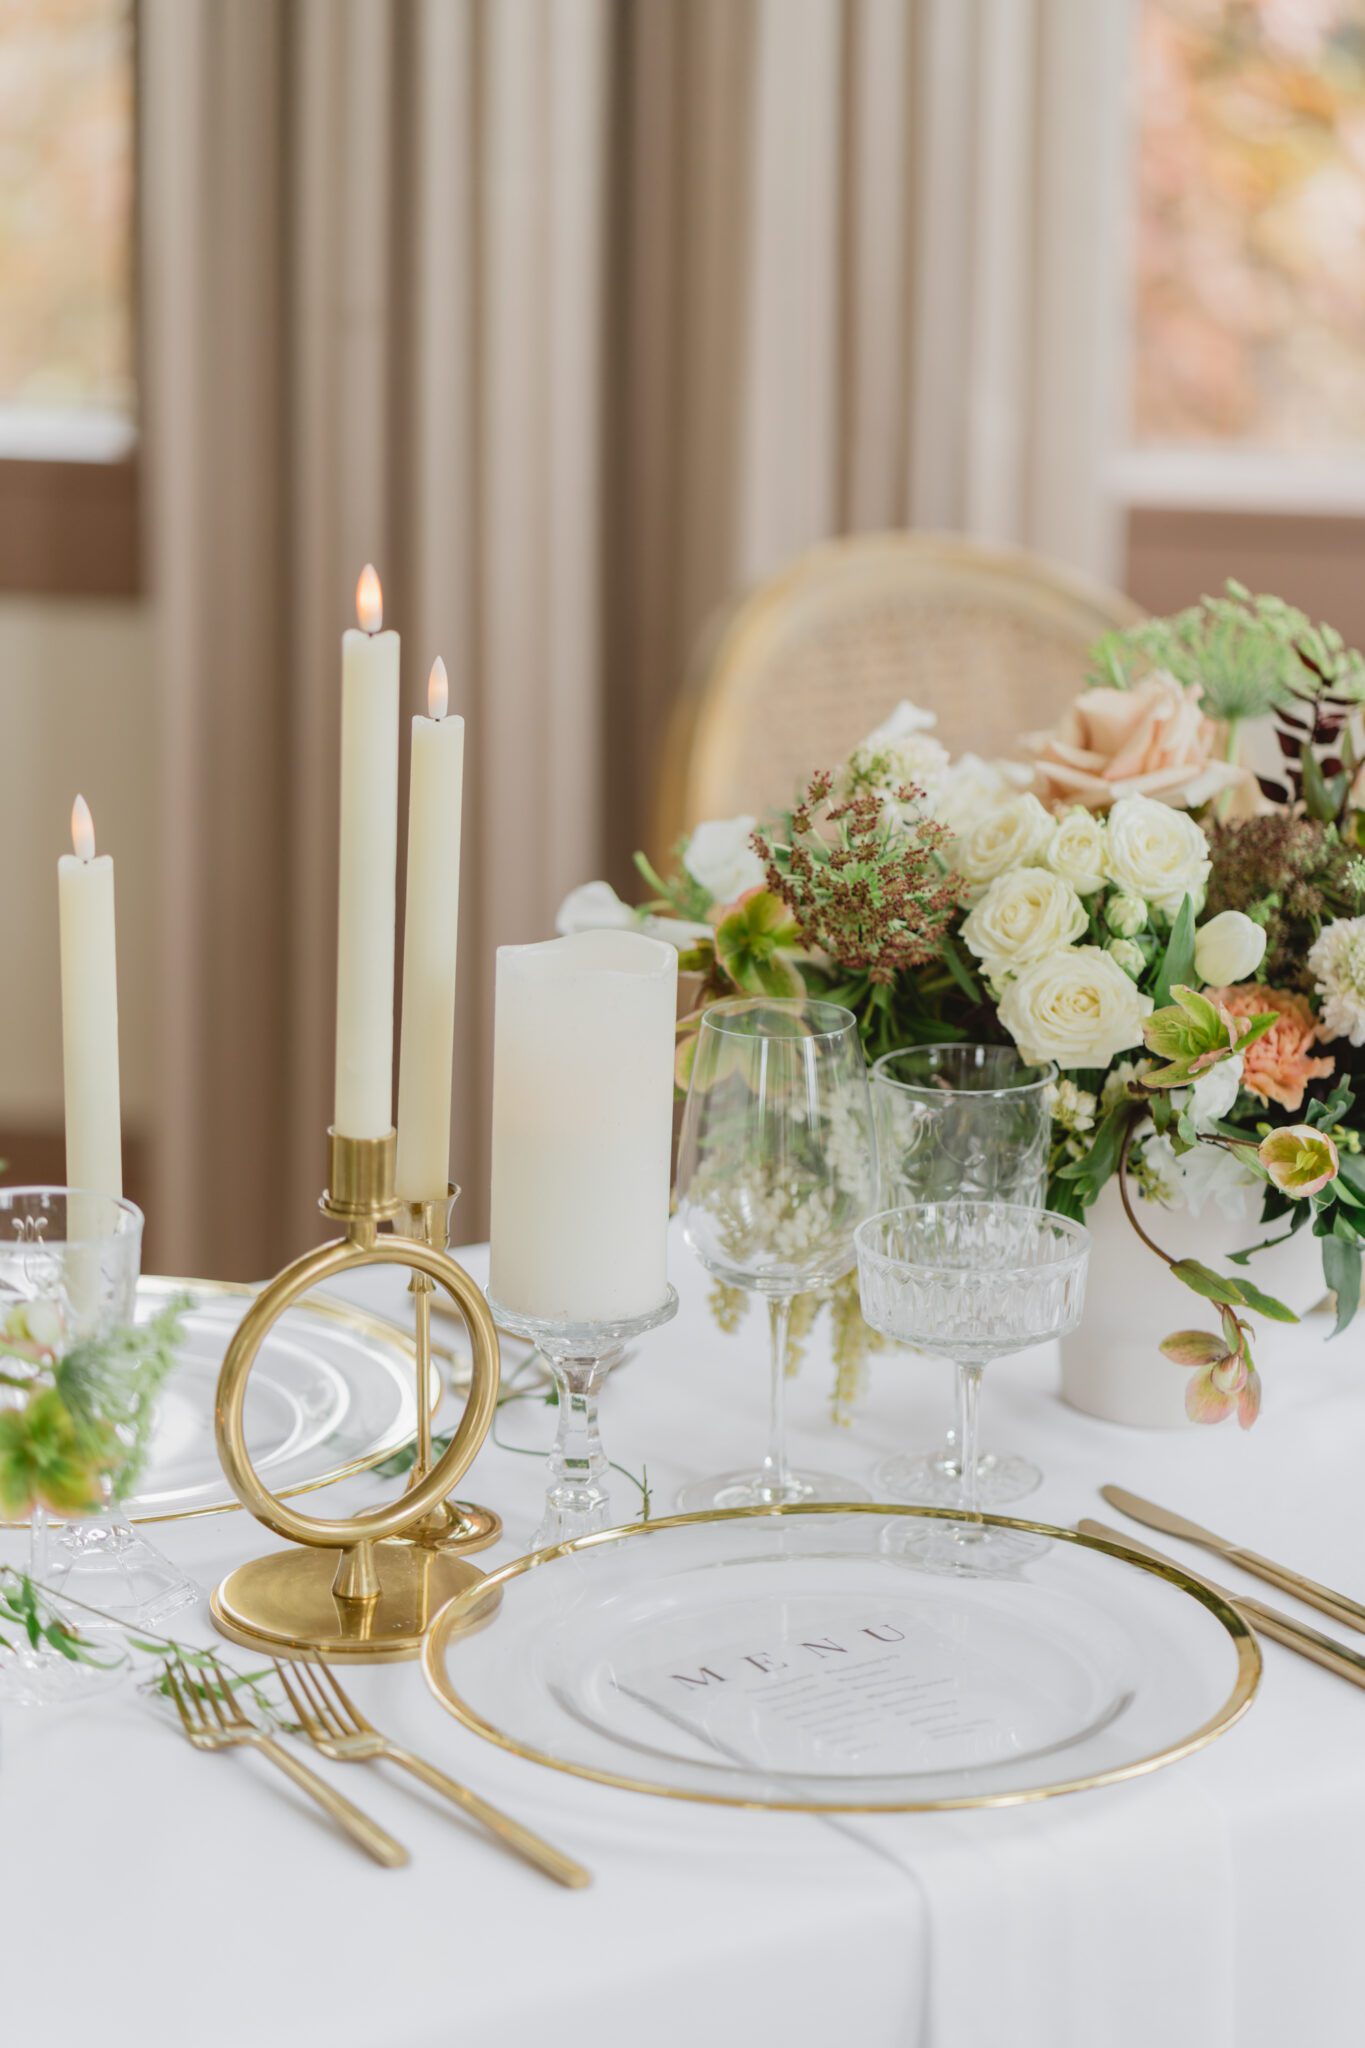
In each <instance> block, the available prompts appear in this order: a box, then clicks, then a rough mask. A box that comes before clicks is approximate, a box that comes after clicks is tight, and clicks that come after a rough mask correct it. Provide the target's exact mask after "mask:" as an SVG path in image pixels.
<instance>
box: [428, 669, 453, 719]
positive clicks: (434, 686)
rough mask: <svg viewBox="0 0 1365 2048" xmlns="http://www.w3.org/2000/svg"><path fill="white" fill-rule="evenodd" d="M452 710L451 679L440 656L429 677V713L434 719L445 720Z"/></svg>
mask: <svg viewBox="0 0 1365 2048" xmlns="http://www.w3.org/2000/svg"><path fill="white" fill-rule="evenodd" d="M449 709H450V679H449V677H448V676H447V675H446V665H445V663H444V662H443V661H442V659H441V657H440V655H439V654H438V655H437V657H436V659H435V661H433V663H432V664H431V674H430V675H429V676H428V677H427V713H428V715H429V716H430V717H432V718H444V717H445V715H446V713H447V711H448V710H449Z"/></svg>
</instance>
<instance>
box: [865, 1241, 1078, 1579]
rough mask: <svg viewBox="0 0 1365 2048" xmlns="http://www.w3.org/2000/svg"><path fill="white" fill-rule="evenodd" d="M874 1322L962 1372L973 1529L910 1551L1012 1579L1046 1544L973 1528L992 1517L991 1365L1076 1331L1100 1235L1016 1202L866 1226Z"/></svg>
mask: <svg viewBox="0 0 1365 2048" xmlns="http://www.w3.org/2000/svg"><path fill="white" fill-rule="evenodd" d="M857 1249H858V1286H859V1293H860V1295H861V1298H862V1308H863V1315H864V1316H865V1317H866V1319H867V1321H868V1322H869V1323H870V1324H871V1325H872V1327H873V1329H874V1330H880V1331H881V1332H882V1334H883V1335H884V1336H887V1337H890V1338H892V1339H893V1340H894V1341H895V1342H896V1343H899V1344H909V1345H912V1346H914V1347H917V1348H921V1349H924V1350H929V1351H933V1352H935V1353H938V1354H941V1355H942V1356H944V1357H946V1358H951V1359H952V1360H953V1361H954V1362H955V1364H956V1366H957V1386H958V1442H959V1444H960V1445H961V1449H962V1458H961V1471H960V1478H959V1483H958V1498H957V1500H956V1502H954V1503H953V1505H955V1506H956V1507H958V1508H959V1509H960V1510H961V1512H962V1515H963V1517H964V1520H963V1521H961V1522H954V1521H949V1522H938V1521H932V1520H931V1521H926V1522H925V1523H924V1524H923V1526H922V1527H921V1526H916V1527H914V1528H912V1529H911V1530H910V1531H908V1532H907V1534H906V1537H905V1539H904V1540H905V1541H906V1543H907V1545H908V1546H909V1547H913V1548H914V1549H915V1550H916V1551H917V1552H918V1553H919V1554H920V1555H921V1556H923V1557H924V1558H925V1559H926V1561H928V1562H931V1563H934V1564H940V1565H948V1566H951V1567H953V1568H955V1569H971V1570H1000V1569H1005V1568H1008V1567H1009V1566H1011V1565H1013V1564H1014V1563H1016V1562H1018V1561H1019V1560H1020V1559H1021V1558H1022V1557H1023V1556H1025V1555H1027V1554H1028V1553H1029V1551H1030V1549H1031V1548H1032V1545H1033V1543H1034V1542H1035V1541H1036V1539H1032V1538H1029V1537H1028V1536H1027V1535H1025V1534H1023V1533H1022V1532H1019V1531H1014V1530H1009V1529H1004V1530H1001V1529H993V1528H989V1527H987V1526H986V1525H984V1524H982V1523H981V1522H979V1521H973V1520H972V1519H971V1518H972V1517H975V1516H977V1515H978V1514H979V1512H980V1509H981V1499H980V1490H979V1485H978V1479H977V1470H978V1468H977V1410H978V1406H979V1401H980V1393H981V1375H982V1372H983V1370H984V1368H985V1367H986V1365H987V1364H988V1363H989V1362H990V1361H991V1360H992V1359H996V1358H1005V1357H1008V1356H1010V1355H1011V1354H1013V1353H1014V1352H1016V1351H1027V1350H1029V1349H1030V1348H1031V1347H1032V1346H1033V1345H1035V1344H1045V1343H1048V1342H1050V1341H1051V1339H1053V1338H1054V1337H1061V1336H1064V1335H1065V1334H1066V1332H1067V1331H1068V1330H1073V1329H1074V1328H1075V1327H1076V1324H1077V1322H1078V1321H1079V1320H1080V1314H1081V1309H1082V1306H1083V1305H1084V1301H1085V1274H1086V1266H1087V1264H1088V1261H1089V1256H1090V1235H1089V1232H1088V1231H1087V1230H1086V1229H1085V1228H1084V1226H1083V1225H1082V1224H1079V1223H1074V1222H1072V1221H1071V1220H1070V1218H1068V1217H1065V1216H1054V1215H1052V1214H1051V1213H1049V1211H1047V1210H1045V1209H1036V1208H1023V1207H1020V1206H1018V1205H1016V1204H1013V1203H1005V1202H962V1201H949V1202H921V1203H918V1204H913V1205H911V1206H909V1207H905V1208H899V1209H889V1210H887V1211H885V1212H884V1213H883V1214H882V1215H880V1216H873V1217H871V1218H869V1219H868V1221H867V1222H865V1223H863V1224H861V1225H860V1226H859V1229H858V1232H857Z"/></svg>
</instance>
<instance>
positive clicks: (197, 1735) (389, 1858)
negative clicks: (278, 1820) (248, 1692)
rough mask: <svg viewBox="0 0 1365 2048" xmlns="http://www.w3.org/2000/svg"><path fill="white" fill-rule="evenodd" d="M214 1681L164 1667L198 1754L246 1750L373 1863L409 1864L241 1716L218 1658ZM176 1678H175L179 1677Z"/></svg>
mask: <svg viewBox="0 0 1365 2048" xmlns="http://www.w3.org/2000/svg"><path fill="white" fill-rule="evenodd" d="M208 1661H209V1667H210V1669H211V1670H212V1673H213V1680H212V1681H211V1682H209V1681H201V1682H200V1683H199V1684H198V1685H196V1683H195V1681H194V1679H192V1678H191V1677H190V1674H189V1672H188V1670H187V1669H186V1667H185V1665H184V1663H183V1662H182V1660H181V1659H180V1658H179V1657H177V1658H176V1659H175V1662H174V1664H169V1663H168V1664H167V1666H166V1677H167V1681H168V1683H169V1685H170V1690H171V1698H172V1699H173V1700H174V1701H175V1704H176V1710H177V1712H178V1713H179V1715H180V1719H181V1722H182V1724H183V1726H184V1730H185V1733H186V1735H188V1737H189V1739H190V1741H191V1742H192V1743H193V1744H194V1746H195V1748H196V1749H234V1748H236V1747H237V1746H238V1745H239V1744H247V1745H249V1746H250V1747H251V1748H253V1749H256V1750H259V1751H260V1753H261V1755H262V1756H264V1757H268V1758H269V1759H270V1761H271V1763H272V1764H276V1765H278V1767H279V1769H280V1770H282V1771H283V1772H284V1774H285V1776H286V1777H287V1778H292V1779H293V1781H294V1783H295V1784H296V1785H297V1786H299V1787H300V1789H301V1790H302V1791H304V1792H306V1793H308V1795H309V1797H310V1798H312V1799H316V1801H317V1803H318V1805H319V1806H320V1807H322V1809H323V1811H324V1812H326V1813H328V1814H330V1816H331V1818H332V1819H333V1820H334V1821H336V1823H337V1825H338V1826H339V1827H342V1828H344V1829H345V1830H346V1833H347V1834H348V1835H349V1836H350V1837H351V1839H352V1841H354V1842H357V1843H359V1845H360V1847H361V1848H362V1849H364V1850H365V1851H366V1853H367V1854H368V1855H370V1856H373V1857H374V1859H375V1862H376V1863H383V1864H385V1865H387V1867H388V1868H389V1869H390V1870H396V1869H397V1868H398V1867H399V1865H400V1864H403V1863H406V1862H407V1860H408V1852H407V1850H406V1849H405V1848H404V1847H403V1844H402V1843H401V1842H396V1841H395V1840H394V1838H393V1836H392V1835H390V1834H388V1833H387V1832H386V1831H385V1830H384V1829H383V1828H381V1827H380V1825H379V1823H378V1821H373V1820H371V1819H370V1817H369V1815H368V1814H367V1813H362V1812H361V1810H360V1808H359V1807H358V1806H353V1805H352V1804H351V1801H350V1800H349V1799H347V1798H345V1797H344V1796H343V1794H342V1793H340V1792H336V1791H334V1790H333V1789H332V1787H331V1786H330V1785H329V1784H328V1783H327V1782H326V1780H325V1779H323V1778H320V1777H319V1776H318V1774H317V1772H316V1771H310V1770H309V1768H308V1766H307V1764H303V1763H300V1762H299V1760H298V1758H297V1757H295V1756H291V1755H290V1753H289V1751H288V1750H287V1749H285V1748H284V1746H283V1745H282V1744H281V1743H278V1742H276V1741H275V1739H274V1737H273V1736H272V1735H268V1734H267V1733H266V1731H265V1729H264V1728H258V1727H257V1725H256V1723H255V1722H254V1721H249V1720H248V1719H247V1717H246V1715H245V1714H244V1713H243V1712H242V1709H241V1704H240V1702H239V1701H237V1700H235V1699H234V1698H233V1696H232V1688H231V1687H230V1685H229V1684H228V1681H227V1678H226V1676H225V1674H224V1672H223V1670H222V1668H221V1666H220V1665H219V1663H218V1659H217V1658H216V1657H212V1656H211V1657H210V1658H209V1660H208ZM177 1673H178V1675H177Z"/></svg>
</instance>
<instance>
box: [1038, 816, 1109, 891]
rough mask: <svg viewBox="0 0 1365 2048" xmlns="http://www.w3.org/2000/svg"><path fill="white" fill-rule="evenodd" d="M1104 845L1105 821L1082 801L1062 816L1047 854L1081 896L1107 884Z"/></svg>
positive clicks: (1065, 880) (1053, 866)
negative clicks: (1081, 804) (1084, 805)
mask: <svg viewBox="0 0 1365 2048" xmlns="http://www.w3.org/2000/svg"><path fill="white" fill-rule="evenodd" d="M1104 846H1105V842H1104V824H1103V821H1102V820H1101V819H1099V818H1097V817H1096V815H1095V813H1094V812H1093V811H1086V810H1082V809H1081V807H1080V806H1079V805H1078V806H1077V807H1076V809H1075V810H1071V811H1068V812H1067V814H1066V816H1065V817H1064V818H1061V819H1059V820H1058V823H1057V830H1056V832H1055V833H1054V834H1053V839H1052V844H1051V845H1050V846H1049V847H1048V850H1047V852H1046V853H1045V854H1044V856H1043V858H1044V859H1045V860H1046V862H1047V864H1048V866H1049V867H1050V868H1051V869H1052V872H1053V873H1054V874H1055V875H1060V876H1061V878H1062V880H1063V881H1064V882H1070V884H1071V886H1072V888H1073V889H1074V890H1075V891H1076V893H1077V895H1078V896H1093V895H1094V893H1095V891H1096V890H1097V889H1102V888H1103V887H1104Z"/></svg>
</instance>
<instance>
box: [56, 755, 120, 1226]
mask: <svg viewBox="0 0 1365 2048" xmlns="http://www.w3.org/2000/svg"><path fill="white" fill-rule="evenodd" d="M71 843H72V845H73V846H74V847H75V849H76V850H75V852H74V853H64V854H62V856H61V858H60V859H59V860H58V862H57V904H58V915H59V920H60V925H61V952H62V1071H63V1077H64V1080H65V1086H66V1180H67V1186H68V1187H73V1188H89V1189H91V1190H92V1191H93V1192H94V1193H95V1194H98V1195H115V1196H119V1195H122V1193H123V1133H122V1123H121V1118H120V1111H119V1086H118V971H117V964H116V961H117V953H116V947H115V943H114V863H113V861H112V860H111V859H110V857H109V855H108V854H107V853H102V854H100V855H99V856H98V857H96V854H95V827H94V822H93V820H92V818H91V816H90V807H89V805H88V804H87V803H86V801H85V798H84V797H83V796H78V797H77V798H76V801H75V803H74V805H73V806H72V810H71Z"/></svg>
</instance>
